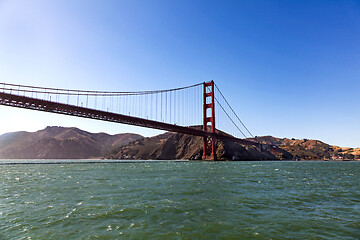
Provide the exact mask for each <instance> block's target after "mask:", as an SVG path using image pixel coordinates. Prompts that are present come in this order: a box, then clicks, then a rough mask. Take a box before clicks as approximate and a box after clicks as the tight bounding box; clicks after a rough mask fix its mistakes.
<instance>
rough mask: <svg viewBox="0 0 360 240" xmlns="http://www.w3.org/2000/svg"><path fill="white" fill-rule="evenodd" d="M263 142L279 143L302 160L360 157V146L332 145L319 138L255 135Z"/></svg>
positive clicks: (278, 144) (351, 158)
mask: <svg viewBox="0 0 360 240" xmlns="http://www.w3.org/2000/svg"><path fill="white" fill-rule="evenodd" d="M255 139H256V140H257V141H259V142H261V143H266V144H272V145H277V146H279V147H280V148H281V149H283V150H285V151H287V152H289V153H291V154H292V155H293V156H294V158H295V159H301V160H343V159H347V160H353V159H360V148H344V147H338V146H332V145H329V144H326V143H324V142H322V141H319V140H309V139H294V138H292V139H289V138H275V137H272V136H263V137H255Z"/></svg>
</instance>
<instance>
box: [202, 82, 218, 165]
mask: <svg viewBox="0 0 360 240" xmlns="http://www.w3.org/2000/svg"><path fill="white" fill-rule="evenodd" d="M203 87H204V89H203V131H204V132H209V134H208V135H207V136H204V142H203V160H216V137H215V136H216V133H215V130H216V129H215V101H214V100H215V99H214V98H215V96H214V81H211V82H207V83H205V82H204V83H203ZM208 109H210V111H211V112H210V113H211V116H208V114H209V112H208ZM209 115H210V114H209ZM208 123H210V125H211V126H210V127H211V129H209V128H208ZM209 130H210V131H209Z"/></svg>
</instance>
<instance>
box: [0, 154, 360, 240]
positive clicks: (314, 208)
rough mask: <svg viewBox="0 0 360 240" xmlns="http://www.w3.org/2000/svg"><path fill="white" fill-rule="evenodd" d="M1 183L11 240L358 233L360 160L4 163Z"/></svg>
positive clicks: (0, 234)
mask: <svg viewBox="0 0 360 240" xmlns="http://www.w3.org/2000/svg"><path fill="white" fill-rule="evenodd" d="M70 162H71V161H70ZM0 184H1V185H0V239H6V240H7V239H9V240H12V239H360V185H359V184H360V162H145V163H144V162H142V163H107V164H104V163H92V164H30V165H29V164H19V165H0Z"/></svg>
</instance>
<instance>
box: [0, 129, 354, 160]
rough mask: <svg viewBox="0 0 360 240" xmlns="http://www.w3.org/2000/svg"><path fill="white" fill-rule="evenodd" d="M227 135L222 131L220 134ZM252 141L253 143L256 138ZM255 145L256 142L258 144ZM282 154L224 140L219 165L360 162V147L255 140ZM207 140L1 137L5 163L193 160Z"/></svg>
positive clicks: (77, 133) (50, 134)
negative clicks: (228, 162)
mask: <svg viewBox="0 0 360 240" xmlns="http://www.w3.org/2000/svg"><path fill="white" fill-rule="evenodd" d="M219 133H220V134H222V133H221V132H219ZM250 140H251V139H250ZM252 140H254V139H252ZM255 140H256V141H258V142H261V143H265V144H271V145H276V146H278V147H279V150H278V151H277V152H276V153H274V154H275V155H273V154H271V153H270V152H266V151H262V152H260V151H259V150H258V149H257V148H256V147H251V146H242V145H240V144H238V143H234V142H231V141H218V143H217V156H218V158H219V160H345V159H347V160H352V159H360V148H355V149H353V148H342V147H338V146H331V145H329V144H326V143H324V142H321V141H319V140H309V139H302V140H300V139H289V138H276V137H272V136H262V137H255ZM202 144H203V139H202V138H201V137H196V136H190V135H186V134H180V133H171V132H167V133H164V134H160V135H157V136H154V137H147V138H144V137H143V136H141V135H139V134H132V133H124V134H116V135H109V134H106V133H90V132H86V131H83V130H81V129H78V128H65V127H47V128H45V129H43V130H40V131H37V132H24V131H22V132H13V133H6V134H3V135H0V158H1V159H86V158H109V159H191V160H200V159H201V157H202V150H203V149H202Z"/></svg>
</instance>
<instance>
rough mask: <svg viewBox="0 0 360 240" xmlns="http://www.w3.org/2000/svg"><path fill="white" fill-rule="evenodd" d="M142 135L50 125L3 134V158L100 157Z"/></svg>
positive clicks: (0, 150) (0, 149) (0, 144)
mask: <svg viewBox="0 0 360 240" xmlns="http://www.w3.org/2000/svg"><path fill="white" fill-rule="evenodd" d="M141 138H143V136H141V135H139V134H132V133H125V134H116V135H109V134H106V133H89V132H86V131H83V130H81V129H78V128H65V127H46V128H45V129H43V130H40V131H37V132H12V133H6V134H3V135H0V158H1V159H72V158H73V159H82V158H100V157H102V156H103V155H104V153H106V152H108V151H109V150H110V149H112V148H114V147H118V146H121V145H125V144H127V143H129V142H131V141H134V140H137V139H141Z"/></svg>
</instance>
